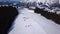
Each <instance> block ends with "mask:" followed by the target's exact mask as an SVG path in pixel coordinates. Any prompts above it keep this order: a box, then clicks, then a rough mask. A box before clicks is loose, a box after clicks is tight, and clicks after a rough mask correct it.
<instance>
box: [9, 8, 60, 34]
mask: <svg viewBox="0 0 60 34" xmlns="http://www.w3.org/2000/svg"><path fill="white" fill-rule="evenodd" d="M31 11H32V10H31ZM19 12H21V13H20V14H19V15H18V17H17V19H16V20H15V22H14V23H15V25H14V29H13V30H12V31H11V32H10V33H9V34H60V27H59V26H60V25H57V24H55V23H54V22H53V21H51V20H48V19H46V18H45V17H43V16H41V15H39V14H35V13H31V12H30V10H28V9H27V8H24V9H21V10H19Z"/></svg>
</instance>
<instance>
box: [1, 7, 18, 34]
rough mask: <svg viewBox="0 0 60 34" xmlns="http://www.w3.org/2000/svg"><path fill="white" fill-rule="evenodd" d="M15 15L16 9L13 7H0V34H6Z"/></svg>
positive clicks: (16, 13)
mask: <svg viewBox="0 0 60 34" xmlns="http://www.w3.org/2000/svg"><path fill="white" fill-rule="evenodd" d="M17 15H18V11H17V9H16V8H15V7H14V8H13V7H12V6H8V7H7V6H4V7H3V6H1V7H0V34H8V31H9V29H10V27H11V25H12V23H13V22H14V20H15V18H16V16H17Z"/></svg>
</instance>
